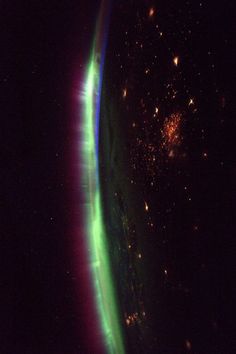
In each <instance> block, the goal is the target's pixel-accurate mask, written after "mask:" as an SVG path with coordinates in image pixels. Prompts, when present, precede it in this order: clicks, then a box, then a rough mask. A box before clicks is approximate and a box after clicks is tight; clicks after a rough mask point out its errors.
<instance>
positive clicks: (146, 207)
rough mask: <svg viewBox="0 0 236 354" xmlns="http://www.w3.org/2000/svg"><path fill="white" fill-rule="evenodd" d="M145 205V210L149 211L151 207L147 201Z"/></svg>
mask: <svg viewBox="0 0 236 354" xmlns="http://www.w3.org/2000/svg"><path fill="white" fill-rule="evenodd" d="M144 206H145V210H146V211H148V209H149V208H148V204H147V202H145V203H144Z"/></svg>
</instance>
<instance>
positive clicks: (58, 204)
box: [0, 0, 236, 354]
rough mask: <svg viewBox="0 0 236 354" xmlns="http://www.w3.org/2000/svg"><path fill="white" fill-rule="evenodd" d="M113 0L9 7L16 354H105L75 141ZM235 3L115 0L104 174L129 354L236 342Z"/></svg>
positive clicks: (9, 319)
mask: <svg viewBox="0 0 236 354" xmlns="http://www.w3.org/2000/svg"><path fill="white" fill-rule="evenodd" d="M99 5H100V2H99V1H86V2H84V1H74V0H72V1H60V2H58V1H54V0H50V1H48V2H46V1H41V2H38V1H32V2H30V3H28V4H27V6H26V5H23V4H22V3H21V2H20V1H12V2H3V3H2V4H1V12H0V13H1V22H0V28H1V31H0V42H1V60H0V63H1V65H0V88H1V100H0V102H1V122H2V124H1V133H2V134H1V143H2V147H1V153H0V155H1V174H0V175H1V204H2V207H3V213H2V218H1V237H0V250H1V254H0V260H1V261H0V264H1V278H0V279H1V301H0V314H1V321H0V354H47V353H48V354H49V353H50V354H77V353H82V354H83V353H84V354H96V353H98V354H100V351H99V350H100V349H99V350H96V348H95V347H94V346H93V347H92V346H91V343H90V340H89V328H86V326H85V322H86V321H85V312H86V311H87V312H89V311H92V310H91V309H89V308H88V307H86V306H87V305H86V302H85V298H86V296H87V297H89V294H87V292H88V288H86V286H85V284H84V282H83V277H84V274H85V272H84V271H83V270H82V271H81V273H79V274H80V276H79V275H78V273H76V271H75V268H76V267H78V265H79V267H81V268H83V267H84V263H83V262H84V261H82V260H80V259H76V254H77V253H76V252H75V250H74V249H73V247H74V246H73V245H74V243H73V237H75V236H73V222H74V217H75V205H76V204H77V203H78V201H77V200H76V198H77V197H78V194H76V187H75V183H74V181H75V178H74V174H73V159H74V154H73V144H72V142H73V141H74V140H73V139H75V133H74V126H75V125H74V119H75V118H74V117H75V111H76V108H75V107H74V101H73V97H74V93H75V90H76V88H77V87H78V86H79V81H81V80H82V76H83V73H84V70H85V68H86V65H87V61H88V57H89V55H90V50H91V46H92V41H93V37H94V30H95V24H96V20H97V16H98V11H99ZM235 10H236V8H235V3H234V1H230V0H229V1H225V2H221V3H220V2H218V3H217V2H213V1H194V0H190V1H178V2H177V1H173V0H172V1H170V0H166V1H164V0H162V1H145V0H143V1H141V0H137V1H131V0H127V1H114V2H113V5H112V10H111V15H110V26H109V32H108V38H107V48H106V54H105V66H104V75H103V86H102V95H101V114H100V119H101V124H100V150H99V151H100V176H101V185H102V191H103V205H104V220H105V225H106V229H107V231H108V232H107V234H108V235H110V236H109V239H108V243H109V254H110V257H111V262H112V265H111V267H112V272H113V275H114V279H115V286H116V291H117V298H118V304H119V313H120V318H121V323H122V328H123V333H124V338H125V343H126V352H127V353H137V354H138V353H140V354H145V353H147V354H148V353H154V354H183V353H192V354H231V353H232V354H233V353H236V337H235V333H234V327H235V325H234V321H235V316H234V306H235V304H234V296H233V289H234V287H235V269H236V267H235V260H234V257H235V236H236V156H235V152H236V149H235V141H236V133H235V129H236V121H235V79H236V75H235V74H236V71H235V63H236V50H235V30H236V28H235V23H236V16H235ZM78 217H81V216H80V215H79V216H78ZM82 246H83V242H81V247H82ZM80 254H81V253H80ZM83 269H84V268H83ZM83 272H84V273H83ZM81 274H82V275H81ZM88 316H89V314H88ZM90 316H91V314H90ZM91 348H92V349H91ZM104 354H105V353H104Z"/></svg>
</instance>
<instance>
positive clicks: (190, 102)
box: [188, 98, 194, 106]
mask: <svg viewBox="0 0 236 354" xmlns="http://www.w3.org/2000/svg"><path fill="white" fill-rule="evenodd" d="M193 104H194V101H193V99H192V98H190V100H189V103H188V105H189V106H191V105H193Z"/></svg>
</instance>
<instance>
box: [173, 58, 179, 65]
mask: <svg viewBox="0 0 236 354" xmlns="http://www.w3.org/2000/svg"><path fill="white" fill-rule="evenodd" d="M173 62H174V64H175V66H178V64H179V57H174V59H173Z"/></svg>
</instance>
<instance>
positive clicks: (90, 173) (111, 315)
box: [80, 1, 125, 354]
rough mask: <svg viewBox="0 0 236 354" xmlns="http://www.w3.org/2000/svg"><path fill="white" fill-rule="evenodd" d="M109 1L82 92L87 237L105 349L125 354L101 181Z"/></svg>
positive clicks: (83, 177)
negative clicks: (101, 109)
mask: <svg viewBox="0 0 236 354" xmlns="http://www.w3.org/2000/svg"><path fill="white" fill-rule="evenodd" d="M109 5H110V4H109V2H107V1H104V2H102V5H101V9H100V14H99V17H98V21H97V26H96V32H95V39H94V41H93V46H92V50H91V55H90V58H89V61H88V65H87V69H86V73H85V78H84V82H83V89H82V92H81V97H80V98H81V102H82V112H81V113H82V123H81V132H82V139H81V147H80V151H81V154H82V159H81V160H82V186H81V187H82V190H83V199H84V204H83V209H84V210H83V215H84V223H85V237H86V240H87V241H86V244H87V250H88V252H87V254H88V262H89V267H90V270H91V272H90V274H91V279H92V284H93V292H94V296H93V298H94V301H95V306H96V309H97V316H98V323H99V324H100V329H99V330H100V331H101V332H102V337H103V342H104V346H105V348H106V352H107V353H109V354H113V353H114V354H115V353H117V354H122V353H125V350H124V344H123V336H122V331H121V323H120V318H119V311H118V305H117V300H116V291H115V287H114V281H113V276H112V270H111V262H110V259H109V252H108V247H109V246H108V237H110V236H111V235H107V234H106V229H105V225H104V220H103V211H102V201H101V199H102V198H101V188H100V180H99V119H100V117H99V115H100V99H101V87H102V76H103V66H104V56H105V49H106V42H107V31H108V16H109V7H110V6H109Z"/></svg>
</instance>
